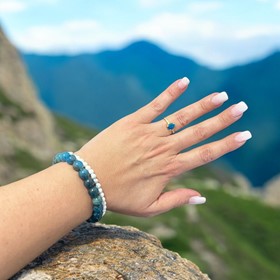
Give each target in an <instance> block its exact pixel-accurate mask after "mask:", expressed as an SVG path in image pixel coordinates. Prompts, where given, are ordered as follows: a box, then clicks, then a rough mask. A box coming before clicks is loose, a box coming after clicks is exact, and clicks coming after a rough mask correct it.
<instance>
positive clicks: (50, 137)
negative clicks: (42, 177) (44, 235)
mask: <svg viewBox="0 0 280 280" xmlns="http://www.w3.org/2000/svg"><path fill="white" fill-rule="evenodd" d="M0 132H1V134H0V135H1V136H0V184H4V183H6V182H9V181H11V180H15V179H18V178H21V177H23V176H25V175H26V174H29V172H30V170H34V168H35V167H36V168H38V169H40V168H41V167H42V166H43V161H44V160H46V159H47V158H49V157H51V155H52V154H53V153H54V151H55V150H56V147H57V146H58V139H57V138H56V137H55V135H56V133H55V129H54V122H53V118H52V115H51V113H50V112H49V111H48V110H47V109H46V108H45V106H43V105H42V103H41V102H40V101H39V99H38V98H37V92H36V91H35V88H34V85H33V82H32V81H31V79H30V77H29V76H28V75H27V72H26V68H25V65H24V64H23V62H22V60H21V57H20V55H19V53H18V52H17V50H16V49H15V48H14V46H12V45H11V44H10V42H9V41H8V39H7V38H6V37H5V35H4V32H3V30H2V29H1V27H0Z"/></svg>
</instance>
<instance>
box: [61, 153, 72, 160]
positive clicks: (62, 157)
mask: <svg viewBox="0 0 280 280" xmlns="http://www.w3.org/2000/svg"><path fill="white" fill-rule="evenodd" d="M69 155H70V154H69V153H68V152H63V153H61V159H62V161H67V159H68V157H69Z"/></svg>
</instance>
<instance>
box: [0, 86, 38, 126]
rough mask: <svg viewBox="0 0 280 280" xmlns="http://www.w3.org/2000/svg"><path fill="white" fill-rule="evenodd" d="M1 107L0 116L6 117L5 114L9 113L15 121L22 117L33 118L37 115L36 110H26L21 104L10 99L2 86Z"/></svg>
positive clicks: (0, 94) (0, 91)
mask: <svg viewBox="0 0 280 280" xmlns="http://www.w3.org/2000/svg"><path fill="white" fill-rule="evenodd" d="M0 109H1V113H0V118H2V117H4V115H5V114H8V115H10V117H11V119H12V121H13V122H16V121H18V120H19V119H21V118H32V117H34V116H35V113H34V112H29V111H26V110H24V109H23V108H22V107H21V106H20V105H19V104H17V103H16V102H14V101H13V100H11V99H9V98H8V97H7V95H6V94H5V93H4V91H3V89H2V88H0ZM7 109H8V110H7ZM4 112H5V113H4Z"/></svg>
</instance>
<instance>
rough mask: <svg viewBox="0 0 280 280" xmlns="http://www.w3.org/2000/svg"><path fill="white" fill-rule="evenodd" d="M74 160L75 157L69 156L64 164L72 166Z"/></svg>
mask: <svg viewBox="0 0 280 280" xmlns="http://www.w3.org/2000/svg"><path fill="white" fill-rule="evenodd" d="M75 160H76V157H75V156H74V155H70V154H69V156H68V157H67V159H66V162H67V163H68V164H70V165H72V164H73V163H74V161H75Z"/></svg>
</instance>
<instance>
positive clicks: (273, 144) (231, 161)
mask: <svg viewBox="0 0 280 280" xmlns="http://www.w3.org/2000/svg"><path fill="white" fill-rule="evenodd" d="M22 57H23V59H24V61H25V63H26V65H27V67H28V70H29V73H30V74H31V76H32V78H33V80H34V81H35V84H36V85H37V87H38V89H39V93H40V97H41V99H42V100H43V102H44V103H45V104H46V105H47V106H48V107H49V108H50V109H51V110H52V111H55V112H58V113H60V114H62V115H65V116H67V117H70V118H72V119H74V120H76V121H78V122H80V123H82V124H86V125H89V126H91V127H96V128H98V129H103V128H105V127H107V126H108V125H110V124H111V123H113V122H114V121H116V120H117V119H119V118H121V117H122V116H125V115H126V114H129V113H131V112H133V111H134V110H136V109H138V108H139V107H141V106H143V105H144V104H146V103H147V102H149V101H150V100H152V99H153V98H154V97H155V96H156V95H158V94H159V93H160V92H161V91H162V90H164V89H165V87H167V86H168V85H169V84H170V83H171V82H173V81H174V80H175V79H178V78H180V77H183V76H187V77H188V78H189V79H190V80H191V84H190V87H189V89H188V90H187V92H186V93H185V94H183V95H182V96H181V97H180V99H179V100H178V101H176V102H175V103H174V104H173V105H172V106H171V107H170V108H169V109H168V111H167V112H165V115H167V114H170V113H171V112H173V111H175V110H177V109H179V108H181V107H183V106H186V105H188V104H190V103H192V102H194V101H196V100H199V99H200V98H202V97H203V96H205V95H207V94H209V93H211V92H214V91H224V90H225V91H227V92H228V94H229V97H230V100H229V101H228V102H227V103H228V105H230V104H233V103H235V102H238V101H241V100H244V101H246V103H247V104H248V105H249V110H248V112H246V114H245V115H244V116H243V118H242V119H241V120H240V121H238V123H237V124H234V125H232V126H231V127H230V128H229V129H226V130H225V131H223V132H221V133H220V134H218V135H217V136H216V137H214V138H212V139H217V138H221V137H223V136H224V135H226V134H228V133H231V132H234V131H239V130H240V131H241V130H247V129H249V130H250V131H251V132H252V134H253V140H251V141H250V142H248V143H247V145H246V146H245V147H243V148H241V149H240V150H238V151H236V152H234V153H231V154H229V155H227V156H226V157H224V158H223V161H222V162H223V163H226V164H227V165H228V166H230V167H234V169H235V170H237V171H239V172H242V173H243V174H245V175H246V176H247V177H248V178H249V180H250V181H251V182H252V184H253V185H255V186H261V185H263V184H264V183H265V182H266V181H267V180H269V179H270V178H272V177H273V176H275V175H276V174H278V173H279V172H280V161H279V159H278V154H279V152H278V151H279V150H280V130H279V121H280V110H279V108H278V107H279V105H278V104H279V101H280V95H279V93H280V91H279V88H280V87H279V78H280V76H279V70H278V69H279V67H280V52H275V53H273V54H272V55H270V56H269V57H266V58H264V59H262V60H259V61H254V62H251V63H249V64H246V65H239V66H235V67H231V68H228V69H224V70H213V69H210V68H208V67H205V66H203V65H199V64H198V63H196V62H195V61H193V60H191V59H189V58H185V57H181V56H176V55H172V54H170V53H168V52H166V51H164V50H163V49H161V48H160V47H159V46H157V45H155V44H152V43H150V42H147V41H139V42H135V43H132V44H131V45H129V46H127V47H125V48H123V49H121V50H114V51H103V52H99V53H93V54H80V55H75V56H67V55H38V54H26V53H25V54H22ZM228 105H224V106H223V108H225V107H226V106H228ZM221 110H222V109H220V110H216V112H215V114H216V113H218V112H219V111H221ZM213 114H214V113H210V114H208V115H207V117H209V116H211V115H213Z"/></svg>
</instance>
